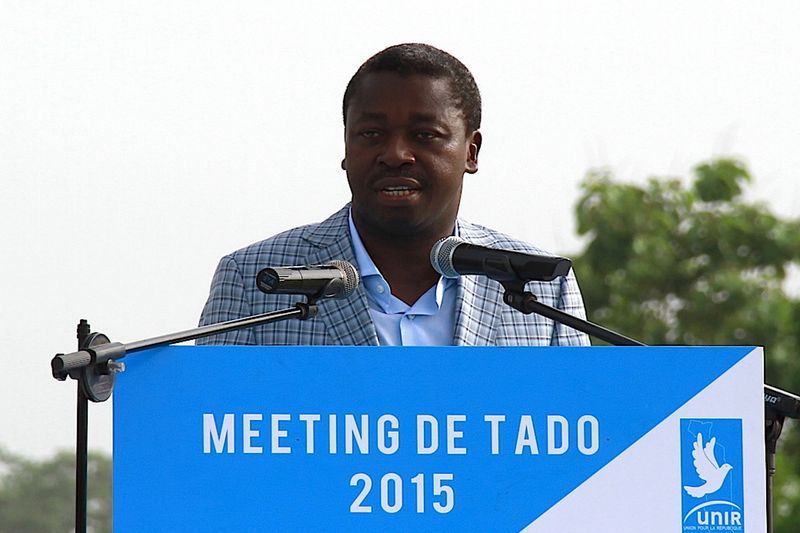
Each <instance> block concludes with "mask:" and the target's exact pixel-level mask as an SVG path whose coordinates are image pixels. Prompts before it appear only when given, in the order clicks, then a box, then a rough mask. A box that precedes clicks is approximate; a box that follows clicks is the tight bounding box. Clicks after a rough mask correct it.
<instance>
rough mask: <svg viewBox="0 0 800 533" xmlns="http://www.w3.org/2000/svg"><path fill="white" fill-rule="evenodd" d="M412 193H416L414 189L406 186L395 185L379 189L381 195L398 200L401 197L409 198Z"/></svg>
mask: <svg viewBox="0 0 800 533" xmlns="http://www.w3.org/2000/svg"><path fill="white" fill-rule="evenodd" d="M414 191H416V189H413V188H411V187H408V186H406V185H396V186H392V187H384V188H383V189H381V192H382V193H383V194H386V195H388V196H392V197H395V198H399V197H401V196H409V195H411V194H413V193H414Z"/></svg>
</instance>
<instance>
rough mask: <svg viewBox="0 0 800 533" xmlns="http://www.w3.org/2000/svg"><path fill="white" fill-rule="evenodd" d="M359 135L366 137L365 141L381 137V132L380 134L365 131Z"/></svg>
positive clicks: (375, 131)
mask: <svg viewBox="0 0 800 533" xmlns="http://www.w3.org/2000/svg"><path fill="white" fill-rule="evenodd" d="M359 135H360V136H361V137H364V138H365V139H374V138H376V137H377V136H378V135H380V132H378V131H377V130H364V131H362V132H360V133H359Z"/></svg>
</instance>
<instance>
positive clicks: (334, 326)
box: [303, 204, 378, 346]
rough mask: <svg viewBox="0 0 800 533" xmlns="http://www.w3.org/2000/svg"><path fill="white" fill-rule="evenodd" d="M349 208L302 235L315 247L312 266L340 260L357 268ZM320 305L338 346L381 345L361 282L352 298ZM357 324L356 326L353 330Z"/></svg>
mask: <svg viewBox="0 0 800 533" xmlns="http://www.w3.org/2000/svg"><path fill="white" fill-rule="evenodd" d="M349 208H350V204H347V205H346V206H345V207H344V208H342V209H340V210H339V211H338V212H336V213H334V214H333V215H332V216H331V217H330V218H328V219H327V220H326V221H325V222H323V223H322V224H318V225H316V226H313V227H312V228H310V229H309V231H308V232H306V234H305V235H303V238H304V239H305V240H306V241H308V242H309V243H310V244H311V245H313V247H314V251H313V252H312V253H311V254H309V256H308V260H309V262H310V263H311V264H320V263H327V262H328V261H332V260H334V259H338V260H342V261H348V262H350V263H352V264H354V265H355V263H356V258H355V253H354V252H353V244H352V243H351V242H350V234H349V229H348V222H347V214H348V210H349ZM319 306H320V309H319V315H318V318H319V319H320V320H322V321H323V322H324V323H325V326H326V327H327V331H328V334H329V335H330V336H331V337H332V338H333V340H334V343H335V344H339V345H347V344H353V345H356V346H364V345H367V346H377V345H378V334H377V332H376V331H375V324H373V322H372V318H371V317H370V315H369V306H368V303H367V294H366V292H365V291H364V287H363V286H362V285H361V284H360V283H359V286H358V287H357V288H356V290H355V292H354V293H353V294H351V295H350V296H349V297H347V298H342V299H339V298H336V299H326V300H321V301H320V302H319ZM354 324H356V325H357V326H356V327H354V326H353V325H354Z"/></svg>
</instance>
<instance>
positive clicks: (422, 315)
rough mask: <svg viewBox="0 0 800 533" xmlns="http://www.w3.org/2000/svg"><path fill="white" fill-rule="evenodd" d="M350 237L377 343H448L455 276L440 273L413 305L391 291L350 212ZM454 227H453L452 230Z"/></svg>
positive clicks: (393, 344)
mask: <svg viewBox="0 0 800 533" xmlns="http://www.w3.org/2000/svg"><path fill="white" fill-rule="evenodd" d="M349 218H350V239H351V240H352V242H353V251H354V252H355V256H356V263H357V265H356V268H357V269H358V273H359V275H360V276H361V283H363V284H364V288H365V289H366V292H367V301H368V302H369V314H370V316H371V317H372V321H373V322H374V323H375V329H376V330H377V332H378V342H379V343H380V345H381V346H449V345H452V344H453V330H454V328H455V317H456V315H455V311H456V290H457V287H456V280H454V279H447V278H443V277H440V278H439V281H438V282H437V283H436V285H434V286H432V287H431V288H430V289H428V291H427V292H426V293H425V294H423V295H422V296H420V297H419V300H417V301H416V302H414V304H413V305H408V304H407V303H405V302H404V301H402V300H400V299H399V298H397V297H395V296H394V295H392V288H391V287H390V286H389V284H388V283H387V282H386V280H385V279H384V277H383V275H382V274H381V273H380V271H379V270H378V267H376V266H375V263H374V262H373V261H372V258H371V257H370V256H369V254H368V253H367V249H366V248H364V243H363V242H361V237H360V236H359V235H358V230H357V229H356V226H355V224H353V214H352V212H351V213H350V217H349ZM456 231H457V230H456Z"/></svg>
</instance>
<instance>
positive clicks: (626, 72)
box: [0, 0, 800, 457]
mask: <svg viewBox="0 0 800 533" xmlns="http://www.w3.org/2000/svg"><path fill="white" fill-rule="evenodd" d="M798 28H800V4H798V3H797V2H795V1H776V2H759V3H755V2H746V1H684V0H681V1H670V2H664V1H663V0H662V1H628V2H623V1H604V2H591V1H578V2H569V3H567V2H543V1H529V2H495V3H494V4H493V5H492V6H490V5H489V2H466V1H462V2H452V1H438V2H420V1H406V2H393V3H388V2H374V1H373V2H356V1H352V0H351V1H346V2H342V1H337V2H322V1H319V2H304V3H301V2H296V3H293V4H292V5H289V4H288V3H286V2H282V3H277V2H274V3H273V2H266V1H263V0H258V1H255V0H254V1H236V2H210V1H202V0H201V1H198V0H192V1H169V2H164V1H139V2H120V1H108V2H88V1H83V2H67V1H54V0H48V1H25V2H22V1H11V0H0V191H1V192H2V194H0V217H2V224H1V225H0V244H2V246H3V249H5V250H6V261H5V265H4V266H3V271H2V273H3V275H2V277H0V293H1V294H2V295H3V300H4V304H3V305H2V307H1V308H0V319H2V324H4V327H3V328H2V331H1V332H0V370H1V371H2V375H3V376H4V377H5V385H4V386H3V387H2V388H1V389H0V401H1V402H2V405H3V408H2V411H0V413H2V414H0V422H1V424H0V444H3V445H5V446H7V447H9V448H10V449H11V450H12V451H14V452H20V453H28V454H31V455H34V456H39V457H41V456H45V455H48V454H50V453H52V452H53V451H54V450H56V449H58V448H65V449H71V448H72V447H74V438H75V429H74V428H75V383H74V382H72V381H70V382H66V383H62V382H57V381H55V380H54V379H53V378H52V377H51V376H50V372H49V361H50V359H51V358H52V356H53V355H54V354H55V353H56V352H68V351H73V350H74V349H75V348H76V347H75V324H76V323H77V321H78V319H80V318H87V319H89V321H90V323H91V324H92V326H93V328H94V329H95V330H96V331H101V332H103V333H105V334H107V335H108V336H109V337H110V338H111V340H112V341H120V342H131V341H135V340H140V339H144V338H149V337H153V336H156V335H160V334H163V333H168V332H173V331H178V330H184V329H188V328H191V327H193V326H194V325H195V324H196V322H197V318H198V316H199V313H200V310H201V309H202V306H203V303H204V302H205V299H206V296H207V294H208V287H209V283H210V280H211V275H212V273H213V271H214V268H215V266H216V263H217V261H218V259H219V258H220V256H222V255H224V254H226V253H228V252H231V251H233V250H235V249H238V248H240V247H242V246H245V245H247V244H249V243H252V242H254V241H257V240H261V239H263V238H266V237H268V236H270V235H272V234H274V233H277V232H279V231H281V230H284V229H288V228H289V227H292V226H295V225H299V224H305V223H310V222H316V221H320V220H322V219H324V218H326V217H327V216H328V215H329V214H330V213H332V212H333V211H335V210H336V209H338V208H339V207H341V206H342V205H343V204H344V203H345V202H346V201H347V200H348V198H349V191H348V189H347V186H346V182H345V177H344V172H343V171H342V170H341V169H340V168H339V162H340V161H341V159H342V156H343V145H342V126H341V97H342V93H343V91H344V87H345V85H346V83H347V81H348V80H349V78H350V76H351V75H352V74H353V72H354V71H355V70H356V68H357V67H358V66H359V65H360V64H361V63H362V62H363V61H364V60H365V59H367V58H368V57H369V56H371V55H372V54H373V53H375V52H377V51H379V50H381V49H382V48H384V47H386V46H388V45H391V44H396V43H399V42H409V41H422V42H428V43H430V44H433V45H435V46H438V47H440V48H443V49H445V50H447V51H449V52H451V53H452V54H454V55H455V56H457V57H458V58H460V59H461V60H462V61H463V62H464V63H465V64H466V65H467V66H468V67H469V68H470V69H471V70H472V72H473V74H474V75H475V78H476V79H477V82H478V85H479V86H480V88H481V91H482V95H483V101H484V108H483V111H484V123H483V127H482V130H483V136H484V144H483V148H482V151H481V159H480V172H479V173H478V174H477V175H475V176H468V177H467V178H466V185H465V192H464V200H463V202H462V211H461V213H462V216H464V217H465V218H467V219H469V220H471V221H474V222H478V223H481V224H484V225H488V226H491V227H494V228H496V229H499V230H503V231H505V232H507V233H511V234H512V235H514V236H516V237H519V238H522V239H525V240H528V241H530V242H532V243H534V244H536V245H538V246H540V247H543V248H545V249H549V250H551V251H553V252H557V253H562V254H567V255H569V254H570V253H574V252H576V251H578V250H580V247H581V242H580V241H579V240H578V238H577V237H576V235H575V233H574V223H573V219H574V216H573V214H572V209H573V205H574V203H575V201H576V200H577V198H578V195H579V190H578V183H579V182H580V180H581V178H582V177H583V176H584V175H585V173H586V171H587V170H589V169H590V168H592V167H598V166H604V167H608V168H610V169H612V170H613V171H614V172H615V173H616V175H617V176H618V177H619V178H621V179H625V180H633V181H638V182H641V181H643V180H644V179H646V178H647V177H648V176H652V175H659V176H686V175H688V173H689V170H690V169H691V167H692V166H693V165H694V164H696V163H698V162H700V161H703V160H706V159H708V158H710V157H714V156H724V155H735V156H740V157H742V158H743V159H744V160H745V161H746V162H747V163H748V164H749V166H750V169H751V170H752V172H753V173H754V175H755V177H756V184H755V187H754V190H753V191H752V193H751V197H752V198H754V199H760V200H763V201H766V202H768V203H769V204H770V206H771V207H772V208H773V209H774V210H775V211H776V212H777V213H779V214H781V215H783V216H787V217H788V216H791V217H797V216H798V213H800V194H799V193H800V189H799V187H798V179H797V174H798V169H800V149H798V147H800V106H798V103H797V101H798V95H800V76H798V73H797V71H798V67H797V64H798V58H800V32H798ZM265 266H278V265H265ZM576 271H577V274H578V277H579V279H580V267H579V265H576ZM130 357H135V355H131V356H130ZM179 378H180V370H179V369H178V370H177V371H176V375H174V376H169V377H166V378H165V379H179ZM89 412H90V420H89V424H90V430H91V431H90V441H89V444H90V447H91V448H96V449H101V450H106V451H111V448H112V436H111V416H110V413H111V402H106V403H104V404H92V405H90V411H89Z"/></svg>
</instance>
